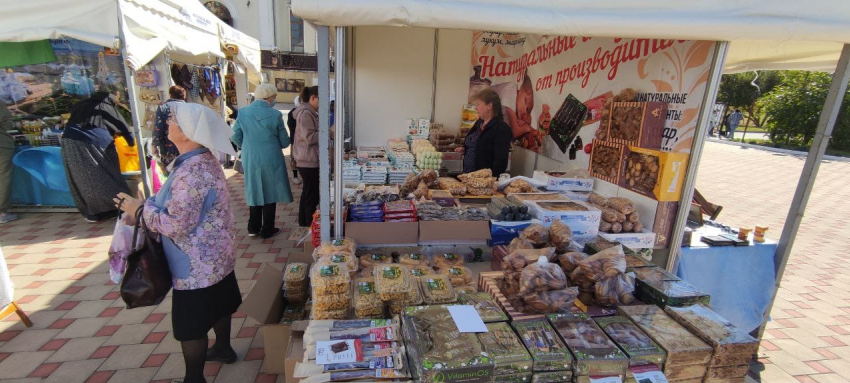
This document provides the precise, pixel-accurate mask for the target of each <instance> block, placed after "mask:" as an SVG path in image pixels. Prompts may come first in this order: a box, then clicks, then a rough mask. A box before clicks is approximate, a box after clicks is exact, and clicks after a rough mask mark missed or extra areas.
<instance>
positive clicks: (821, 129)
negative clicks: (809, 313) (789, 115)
mask: <svg viewBox="0 0 850 383" xmlns="http://www.w3.org/2000/svg"><path fill="white" fill-rule="evenodd" d="M848 81H850V44H844V49H842V50H841V57H840V58H839V59H838V66H837V67H836V68H835V73H834V74H833V75H832V85H830V87H829V93H828V94H827V96H826V102H825V103H824V106H823V110H822V111H821V114H820V121H819V122H818V130H817V133H815V137H814V139H813V140H812V147H811V148H810V149H809V154H808V156H806V163H805V164H804V165H803V173H802V174H800V182H799V183H797V191H795V192H794V198H793V199H792V200H791V209H790V210H789V211H788V216H787V217H786V218H785V226H784V227H783V228H782V236H780V237H779V245H778V246H777V248H776V255H775V256H774V257H773V262H774V267H775V270H776V288H775V289H774V290H773V296H772V297H771V299H770V305H769V306H767V307H768V308H767V311H766V312H765V314H764V321H763V322H762V325H761V327H759V334H758V335H759V339H761V337H762V335H763V334H764V329H765V327H767V326H766V324H767V320H768V318H770V312H771V311H772V310H773V303H774V302H775V301H776V295H777V294H778V293H779V287H780V285H781V283H782V275H783V274H785V266H786V265H787V264H788V258H790V256H791V250H792V248H793V247H794V240H796V239H797V230H799V229H800V222H802V220H803V215H804V213H805V212H806V205H807V204H808V202H809V197H810V196H811V194H812V187H814V185H815V179H816V178H817V176H818V169H819V168H820V163H821V161H823V155H824V153H826V148H827V145H828V144H829V139H830V137H831V135H832V129H833V128H835V121H836V120H837V119H838V112H839V110H841V102H842V101H844V94H845V93H846V92H847V82H848Z"/></svg>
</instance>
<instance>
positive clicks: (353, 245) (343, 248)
mask: <svg viewBox="0 0 850 383" xmlns="http://www.w3.org/2000/svg"><path fill="white" fill-rule="evenodd" d="M356 249H357V242H355V241H354V240H353V239H351V238H342V239H334V240H331V241H328V242H324V243H322V245H321V246H319V248H318V249H317V250H319V255H325V254H330V253H338V252H344V253H350V254H354V250H356Z"/></svg>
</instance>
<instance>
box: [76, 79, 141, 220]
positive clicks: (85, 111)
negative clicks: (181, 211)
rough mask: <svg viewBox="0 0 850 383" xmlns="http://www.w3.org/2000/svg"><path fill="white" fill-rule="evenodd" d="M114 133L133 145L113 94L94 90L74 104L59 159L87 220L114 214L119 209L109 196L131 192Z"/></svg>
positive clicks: (78, 208) (81, 211) (106, 217)
mask: <svg viewBox="0 0 850 383" xmlns="http://www.w3.org/2000/svg"><path fill="white" fill-rule="evenodd" d="M114 135H120V136H122V137H124V139H126V140H127V144H128V145H130V146H133V145H135V140H134V139H133V135H132V134H131V133H130V130H129V129H128V128H127V123H126V122H124V118H123V117H121V114H120V113H118V103H117V100H116V99H115V96H113V95H110V94H109V93H106V92H98V93H95V94H94V96H92V97H91V98H89V99H87V100H83V101H81V102H80V103H78V104H77V105H76V106H74V109H72V110H71V117H70V118H69V119H68V123H67V125H66V127H65V132H64V133H63V134H62V141H61V142H62V163H63V165H64V166H65V175H66V177H67V178H68V186H69V187H70V189H71V196H72V197H73V198H74V204H75V205H76V206H77V210H79V211H80V214H82V215H83V217H85V218H86V220H88V221H89V222H98V221H102V220H105V219H109V218H113V217H115V216H116V215H117V214H118V210H117V209H115V206H113V204H112V197H114V196H115V195H116V194H118V193H122V192H123V193H130V187H129V186H127V181H125V180H124V176H123V175H121V168H120V165H119V162H118V152H116V151H115V139H114V137H113V136H114Z"/></svg>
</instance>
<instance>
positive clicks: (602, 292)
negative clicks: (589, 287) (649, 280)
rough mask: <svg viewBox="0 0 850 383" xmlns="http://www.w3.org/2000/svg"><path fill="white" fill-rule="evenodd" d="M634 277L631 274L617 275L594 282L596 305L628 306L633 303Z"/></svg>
mask: <svg viewBox="0 0 850 383" xmlns="http://www.w3.org/2000/svg"><path fill="white" fill-rule="evenodd" d="M634 292H635V277H634V274H632V273H626V274H617V275H615V276H613V277H610V278H605V279H603V280H601V281H599V282H596V289H595V295H594V297H595V298H596V304H598V305H600V306H606V307H611V306H619V305H628V304H631V303H632V302H634V301H635V295H634Z"/></svg>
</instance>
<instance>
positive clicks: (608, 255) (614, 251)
mask: <svg viewBox="0 0 850 383" xmlns="http://www.w3.org/2000/svg"><path fill="white" fill-rule="evenodd" d="M578 267H579V269H581V270H582V271H583V272H584V274H585V275H586V276H587V277H588V278H589V279H590V280H593V281H596V282H598V281H601V280H602V279H605V278H611V277H614V276H616V275H617V274H623V273H625V272H626V255H625V254H624V253H623V246H622V245H617V246H615V247H612V248H609V249H605V250H603V251H600V252H598V253H596V254H594V255H593V256H591V257H589V258H587V259H585V260H583V261H581V262H579V265H578Z"/></svg>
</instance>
